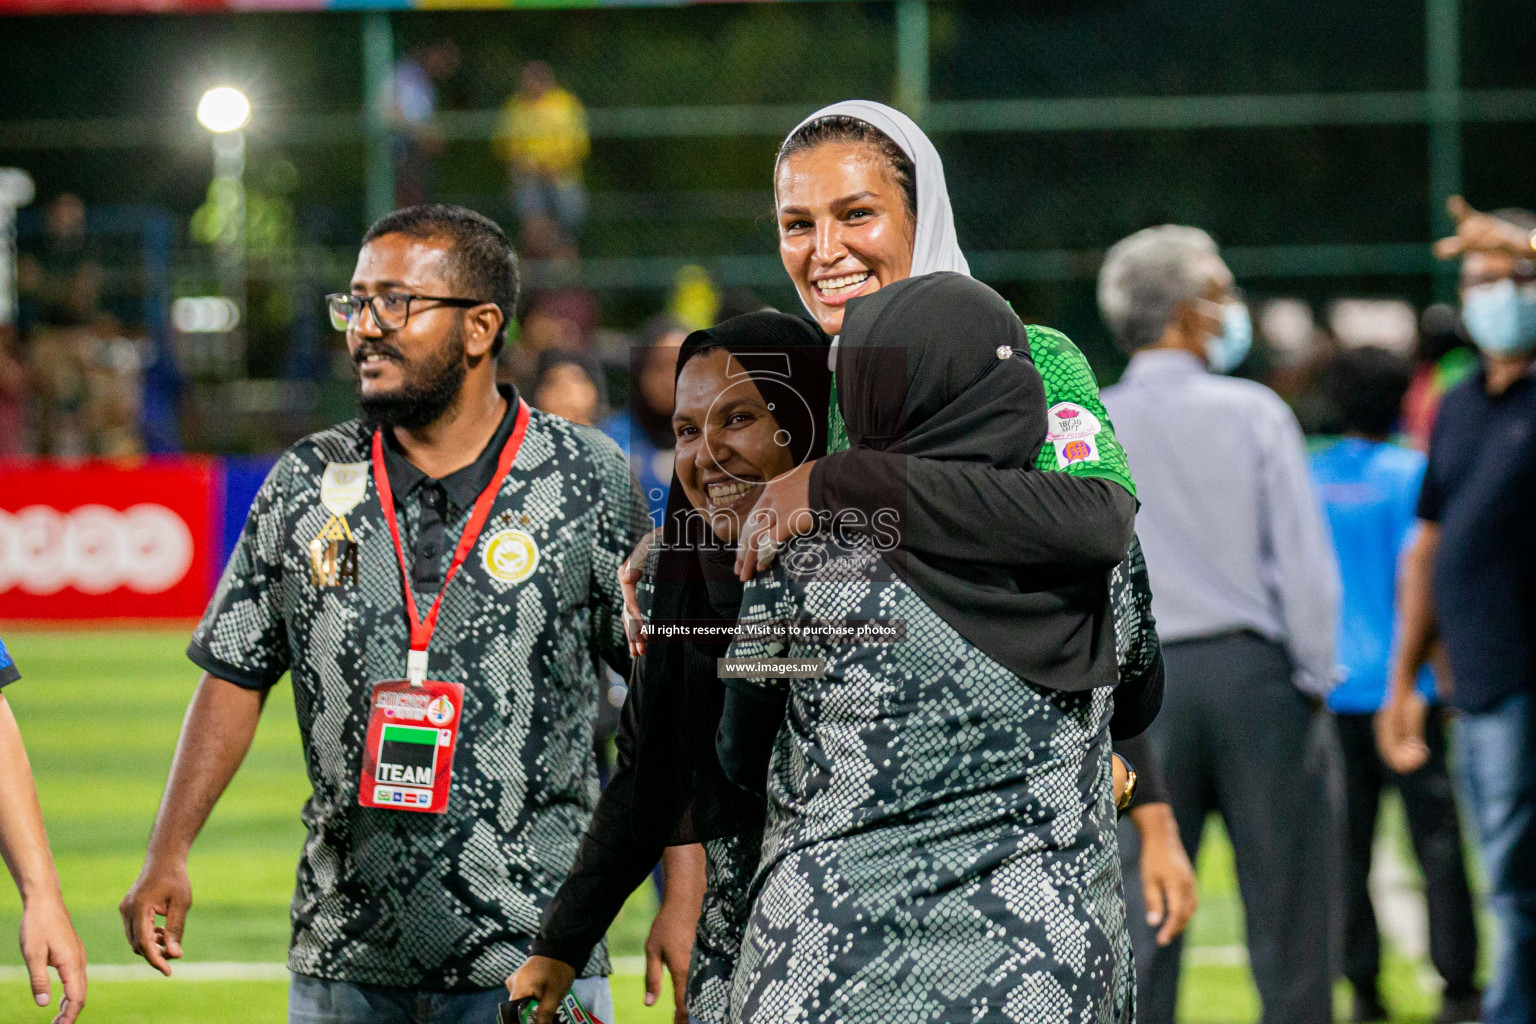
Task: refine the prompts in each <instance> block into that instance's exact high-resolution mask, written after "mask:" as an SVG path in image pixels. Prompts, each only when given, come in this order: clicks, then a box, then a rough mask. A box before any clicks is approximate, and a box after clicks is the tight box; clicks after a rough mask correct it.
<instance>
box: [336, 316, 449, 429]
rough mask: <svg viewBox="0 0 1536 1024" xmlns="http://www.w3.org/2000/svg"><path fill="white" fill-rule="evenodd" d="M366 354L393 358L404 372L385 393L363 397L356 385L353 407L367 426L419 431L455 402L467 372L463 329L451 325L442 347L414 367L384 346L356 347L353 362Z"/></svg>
mask: <svg viewBox="0 0 1536 1024" xmlns="http://www.w3.org/2000/svg"><path fill="white" fill-rule="evenodd" d="M370 353H379V354H381V355H386V356H389V357H390V358H392V359H394V360H395V362H396V363H397V364H399V365H400V367H401V368H402V369H403V370H404V374H403V376H404V378H405V380H404V383H402V384H401V385H400V387H398V388H396V389H395V390H394V391H391V392H388V393H387V394H382V395H379V394H375V395H368V394H364V393H363V392H362V390H361V384H359V390H358V396H357V404H358V405H359V406H361V407H362V410H363V419H364V421H365V422H366V423H367V424H368V425H369V426H371V427H400V428H402V429H405V430H420V429H421V428H422V427H425V426H429V425H430V424H433V423H436V422H437V421H438V420H439V419H441V418H442V416H443V414H444V413H446V412H447V411H448V410H449V409H452V408H453V406H454V404H455V403H456V402H457V401H458V400H459V393H460V391H461V390H462V389H463V387H464V377H465V375H466V374H467V373H468V369H467V368H466V367H465V365H464V328H463V325H462V324H455V325H454V328H453V330H452V331H451V332H450V333H449V335H448V337H447V338H445V339H444V340H443V347H442V348H441V349H439V350H438V352H437V353H436V354H435V355H432V356H428V357H427V358H426V359H424V360H423V361H422V362H420V363H418V364H412V363H407V362H406V361H405V359H404V358H403V357H402V355H401V353H400V352H399V350H398V349H395V348H393V347H392V346H389V345H385V344H382V343H380V344H373V345H365V346H363V347H361V348H359V349H358V350H357V352H356V354H355V355H354V357H353V358H354V360H357V361H360V360H361V359H362V358H363V357H365V356H367V355H369V354H370Z"/></svg>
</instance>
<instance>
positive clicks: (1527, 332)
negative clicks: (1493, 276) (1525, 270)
mask: <svg viewBox="0 0 1536 1024" xmlns="http://www.w3.org/2000/svg"><path fill="white" fill-rule="evenodd" d="M1461 322H1462V323H1463V324H1464V325H1466V328H1467V333H1468V334H1470V335H1471V336H1472V341H1473V342H1474V343H1475V344H1476V345H1477V347H1478V348H1479V349H1481V350H1482V351H1483V352H1486V353H1487V354H1488V355H1491V356H1511V355H1520V354H1522V353H1525V352H1529V351H1531V350H1532V349H1533V348H1536V283H1532V284H1524V285H1517V284H1515V282H1514V281H1512V280H1511V279H1509V278H1507V277H1506V278H1505V279H1504V280H1502V281H1494V282H1493V283H1491V284H1480V285H1475V286H1473V287H1471V288H1468V289H1467V290H1466V291H1465V292H1464V293H1462V297H1461Z"/></svg>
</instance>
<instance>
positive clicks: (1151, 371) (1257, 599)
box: [1099, 225, 1339, 1024]
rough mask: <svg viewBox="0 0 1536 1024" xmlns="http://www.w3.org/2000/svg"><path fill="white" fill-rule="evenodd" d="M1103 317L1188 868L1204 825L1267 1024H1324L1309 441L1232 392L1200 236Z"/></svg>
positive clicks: (1282, 418)
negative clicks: (1220, 847)
mask: <svg viewBox="0 0 1536 1024" xmlns="http://www.w3.org/2000/svg"><path fill="white" fill-rule="evenodd" d="M1099 307H1100V310H1101V311H1102V313H1103V316H1104V319H1105V320H1106V321H1107V322H1108V324H1109V326H1110V329H1111V330H1112V331H1113V332H1114V334H1115V337H1116V339H1117V341H1118V342H1119V344H1120V345H1121V347H1122V348H1123V349H1125V350H1126V351H1127V352H1129V353H1130V354H1131V362H1130V365H1129V366H1128V367H1127V368H1126V371H1125V375H1124V376H1123V377H1122V378H1121V381H1120V383H1119V384H1117V385H1116V386H1114V387H1111V388H1106V389H1105V390H1104V404H1105V406H1106V408H1107V409H1108V411H1109V414H1110V416H1111V418H1112V419H1113V420H1114V423H1115V430H1116V433H1117V434H1119V435H1120V436H1121V437H1122V438H1123V439H1124V442H1125V447H1126V451H1127V453H1128V455H1129V457H1130V462H1131V469H1132V472H1133V473H1134V474H1135V477H1136V482H1137V485H1138V488H1139V490H1140V496H1141V500H1142V508H1141V512H1140V515H1139V517H1138V523H1137V530H1138V533H1139V534H1140V536H1141V539H1142V545H1143V548H1144V550H1145V553H1146V559H1147V567H1148V570H1149V572H1150V574H1151V580H1152V592H1153V594H1154V597H1153V611H1154V613H1155V614H1156V616H1157V623H1158V632H1159V633H1160V634H1161V636H1162V639H1163V657H1164V659H1165V663H1166V666H1167V673H1168V682H1167V693H1166V696H1165V698H1164V702H1163V711H1162V714H1161V715H1160V716H1159V718H1158V720H1157V722H1156V723H1155V724H1154V726H1153V729H1152V739H1153V742H1154V745H1155V747H1156V749H1157V751H1158V754H1159V756H1160V757H1161V758H1162V766H1163V768H1164V771H1165V774H1166V779H1167V787H1168V791H1169V796H1170V803H1171V804H1172V807H1173V812H1174V817H1175V818H1176V819H1177V820H1178V823H1179V831H1180V833H1181V836H1182V838H1183V841H1184V847H1185V848H1186V849H1187V850H1188V851H1189V854H1190V856H1191V857H1192V858H1193V857H1195V856H1196V855H1197V853H1198V850H1199V846H1200V836H1201V832H1202V830H1203V828H1204V825H1205V817H1206V815H1207V814H1208V813H1210V812H1212V811H1215V812H1217V813H1219V814H1220V815H1221V817H1222V820H1223V821H1224V823H1225V825H1226V828H1227V832H1228V834H1229V835H1230V836H1231V839H1232V846H1233V851H1234V853H1235V855H1236V860H1237V877H1238V885H1239V888H1240V889H1241V891H1242V897H1243V907H1244V910H1245V912H1246V916H1247V925H1248V952H1249V961H1250V964H1251V966H1252V969H1253V975H1254V981H1255V983H1256V984H1257V987H1258V990H1259V995H1260V998H1261V999H1262V1000H1263V1004H1264V1018H1263V1019H1264V1021H1265V1022H1266V1024H1282V1022H1286V1024H1289V1022H1296V1024H1301V1022H1306V1024H1326V1022H1328V1021H1331V1020H1332V1017H1333V1010H1332V997H1331V993H1330V976H1331V971H1330V966H1331V965H1330V963H1329V956H1328V949H1329V935H1330V929H1329V915H1328V904H1329V895H1330V893H1329V880H1330V872H1329V864H1330V862H1331V860H1332V859H1333V857H1334V847H1333V845H1332V843H1333V839H1332V832H1331V828H1330V814H1329V804H1328V799H1327V794H1326V791H1325V782H1326V765H1327V757H1326V750H1327V748H1326V746H1324V744H1323V734H1322V733H1321V732H1320V731H1319V730H1318V729H1317V728H1316V725H1317V722H1316V718H1317V715H1316V712H1317V710H1318V709H1319V708H1320V707H1321V702H1322V698H1323V697H1324V696H1326V694H1327V692H1328V690H1329V688H1330V687H1331V685H1332V682H1333V676H1334V670H1333V639H1334V628H1335V617H1334V616H1335V612H1336V608H1337V604H1338V599H1339V582H1338V570H1337V566H1336V564H1335V561H1334V555H1333V550H1332V547H1331V545H1330V543H1329V538H1328V532H1327V527H1326V525H1325V524H1324V521H1323V517H1322V514H1321V510H1320V508H1319V506H1318V502H1317V498H1316V496H1315V494H1314V493H1313V490H1312V484H1311V481H1310V478H1309V475H1308V471H1307V455H1306V446H1305V443H1304V441H1303V438H1302V434H1301V429H1300V427H1299V426H1298V425H1297V422H1296V418H1295V416H1294V415H1293V414H1292V413H1291V411H1290V409H1289V408H1288V407H1287V406H1286V405H1285V403H1284V402H1283V401H1281V400H1280V398H1279V397H1278V396H1276V395H1275V394H1274V393H1273V392H1271V391H1270V390H1268V389H1267V388H1265V387H1263V386H1261V385H1259V384H1255V383H1253V382H1251V381H1246V380H1236V379H1233V378H1230V377H1225V376H1221V374H1222V373H1224V372H1225V371H1228V370H1231V369H1233V368H1234V367H1235V366H1237V364H1238V363H1240V362H1241V361H1242V359H1243V357H1244V356H1245V355H1246V354H1247V350H1248V345H1249V340H1250V330H1251V328H1250V326H1249V320H1248V311H1247V308H1246V307H1245V306H1244V305H1243V304H1242V302H1241V300H1240V299H1239V298H1238V296H1237V293H1236V292H1235V291H1234V289H1233V279H1232V272H1231V271H1230V270H1228V269H1227V266H1226V264H1225V263H1224V262H1222V259H1221V257H1220V255H1219V254H1218V253H1217V250H1216V244H1215V243H1214V242H1213V241H1212V240H1211V238H1210V236H1209V235H1207V234H1206V233H1205V232H1203V231H1200V230H1198V229H1196V228H1190V227H1176V226H1172V225H1168V226H1163V227H1157V228H1149V229H1147V230H1145V231H1140V232H1138V233H1136V234H1134V235H1132V236H1131V237H1129V238H1127V239H1124V240H1123V241H1121V242H1119V243H1118V244H1116V245H1115V246H1114V247H1113V248H1112V249H1110V251H1109V253H1108V255H1107V257H1106V258H1105V261H1104V267H1103V270H1102V271H1101V272H1100V275H1099ZM1211 371H1215V372H1211ZM1125 875H1126V881H1127V887H1128V888H1129V889H1134V888H1135V887H1136V885H1137V879H1136V872H1134V871H1131V870H1127V871H1126V872H1125ZM1127 897H1128V898H1127V902H1128V903H1130V904H1131V905H1133V906H1134V905H1136V902H1137V898H1136V895H1135V894H1134V893H1132V892H1128V893H1127ZM1132 925H1133V931H1132V940H1133V945H1134V946H1135V949H1136V955H1137V960H1138V974H1139V977H1140V984H1141V1000H1140V1004H1141V1007H1142V1011H1141V1012H1142V1017H1141V1019H1142V1020H1143V1021H1147V1022H1150V1024H1171V1022H1172V1021H1173V1019H1174V1008H1175V1005H1176V1003H1177V998H1178V981H1179V959H1180V955H1181V952H1182V941H1180V940H1175V941H1173V942H1170V943H1169V944H1168V945H1166V946H1162V947H1159V946H1157V945H1156V944H1155V942H1154V941H1153V940H1152V937H1151V935H1150V933H1149V932H1148V931H1147V930H1144V929H1142V928H1141V927H1140V925H1139V922H1136V921H1133V922H1132Z"/></svg>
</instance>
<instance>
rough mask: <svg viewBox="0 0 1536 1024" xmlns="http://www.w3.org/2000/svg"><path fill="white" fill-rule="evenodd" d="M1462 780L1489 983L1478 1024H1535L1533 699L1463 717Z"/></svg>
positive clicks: (1522, 696)
mask: <svg viewBox="0 0 1536 1024" xmlns="http://www.w3.org/2000/svg"><path fill="white" fill-rule="evenodd" d="M1459 735H1460V739H1461V775H1462V781H1463V784H1464V785H1465V786H1466V791H1467V797H1468V799H1469V802H1470V803H1471V806H1472V814H1473V816H1474V817H1475V818H1476V819H1477V833H1478V842H1479V845H1480V846H1481V847H1482V854H1483V869H1484V871H1485V872H1486V873H1487V875H1488V908H1489V910H1491V911H1492V912H1493V918H1494V959H1493V972H1492V977H1490V978H1489V981H1488V989H1487V991H1486V992H1485V993H1484V995H1483V1024H1532V1021H1533V1020H1536V694H1530V693H1519V694H1515V695H1514V696H1512V697H1507V698H1505V699H1504V701H1503V702H1502V703H1500V704H1499V705H1498V706H1496V707H1495V708H1494V709H1493V710H1492V711H1488V712H1484V713H1482V714H1476V715H1470V714H1469V715H1463V716H1462V719H1461V727H1460V733H1459Z"/></svg>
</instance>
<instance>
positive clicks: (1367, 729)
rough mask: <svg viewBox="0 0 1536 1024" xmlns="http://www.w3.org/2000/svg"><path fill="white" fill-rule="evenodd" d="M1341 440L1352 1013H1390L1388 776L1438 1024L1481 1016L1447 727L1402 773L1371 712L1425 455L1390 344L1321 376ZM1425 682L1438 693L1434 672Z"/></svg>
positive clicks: (1335, 461)
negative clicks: (1384, 991) (1385, 757)
mask: <svg viewBox="0 0 1536 1024" xmlns="http://www.w3.org/2000/svg"><path fill="white" fill-rule="evenodd" d="M1325 379H1326V380H1327V384H1328V391H1329V393H1330V397H1331V398H1332V399H1333V405H1334V407H1335V410H1336V412H1337V414H1338V416H1339V419H1340V424H1339V425H1340V427H1341V428H1342V429H1343V430H1344V431H1345V436H1344V437H1343V438H1342V439H1340V440H1339V441H1338V442H1337V443H1335V444H1332V445H1330V446H1328V447H1327V448H1324V449H1322V450H1320V451H1318V452H1316V453H1315V454H1314V455H1313V456H1312V475H1313V479H1314V480H1315V481H1316V483H1317V490H1318V495H1319V497H1321V499H1322V501H1323V510H1324V512H1325V513H1326V515H1327V517H1328V523H1329V526H1330V527H1331V532H1332V534H1333V543H1334V548H1335V550H1336V551H1337V552H1338V556H1339V569H1340V574H1341V576H1342V577H1343V583H1344V600H1343V603H1342V605H1341V607H1340V609H1339V611H1340V614H1339V632H1338V639H1337V644H1336V647H1335V651H1336V654H1335V657H1336V659H1337V661H1338V672H1339V683H1338V685H1337V686H1336V687H1335V688H1334V690H1333V692H1331V693H1330V694H1329V695H1328V706H1329V707H1330V708H1331V709H1332V710H1333V712H1334V715H1335V717H1334V723H1335V725H1336V727H1337V729H1338V733H1339V744H1340V748H1341V750H1342V753H1343V760H1344V787H1345V788H1344V821H1343V826H1344V837H1345V855H1344V872H1343V875H1344V877H1343V882H1344V976H1345V977H1346V978H1348V979H1349V982H1350V985H1351V986H1352V987H1353V988H1354V993H1355V1005H1354V1015H1353V1016H1354V1019H1355V1020H1356V1021H1374V1020H1386V1019H1387V1011H1386V1008H1385V1007H1384V1006H1382V1003H1381V997H1380V993H1379V992H1378V990H1377V987H1376V976H1377V974H1378V973H1379V971H1380V969H1381V940H1380V937H1379V934H1378V932H1377V929H1376V915H1375V913H1374V912H1373V910H1372V907H1371V893H1370V889H1369V887H1368V884H1367V883H1368V881H1369V878H1370V870H1371V846H1372V841H1373V839H1374V838H1375V833H1376V811H1377V807H1378V805H1379V803H1380V799H1381V791H1382V788H1383V787H1384V786H1388V785H1393V786H1396V787H1397V790H1398V793H1399V794H1400V795H1401V796H1402V800H1403V808H1404V810H1405V811H1406V813H1407V816H1408V830H1409V834H1410V835H1411V836H1412V838H1413V849H1414V853H1415V855H1416V856H1417V857H1418V859H1419V864H1420V866H1421V867H1422V868H1423V871H1424V881H1425V889H1426V892H1427V896H1428V902H1429V955H1430V959H1431V960H1433V961H1434V964H1435V969H1436V970H1437V971H1439V972H1440V976H1441V977H1442V978H1443V979H1445V990H1444V993H1443V999H1442V1009H1441V1013H1440V1016H1439V1017H1438V1018H1437V1020H1440V1021H1447V1022H1449V1021H1465V1020H1476V1019H1477V1018H1478V1014H1479V1004H1480V1001H1481V996H1480V993H1478V991H1477V990H1476V989H1475V988H1474V987H1473V983H1472V972H1473V970H1474V969H1475V968H1476V967H1477V929H1476V925H1475V923H1474V920H1473V915H1472V896H1471V893H1470V892H1469V891H1468V889H1467V874H1466V867H1465V865H1464V863H1463V861H1462V853H1461V827H1460V824H1459V822H1458V820H1457V817H1456V801H1455V798H1454V796H1453V794H1452V789H1451V776H1450V771H1449V768H1448V767H1447V762H1446V733H1445V726H1444V723H1443V721H1442V718H1441V716H1440V715H1439V714H1433V715H1430V716H1429V717H1428V718H1427V721H1426V729H1425V741H1426V743H1427V745H1428V747H1429V758H1428V760H1427V761H1425V763H1424V765H1423V767H1421V768H1419V769H1418V770H1416V771H1411V772H1408V773H1407V774H1405V775H1398V774H1396V773H1395V772H1393V771H1392V769H1391V768H1389V767H1387V765H1386V764H1384V763H1383V762H1382V760H1381V757H1380V755H1379V754H1378V753H1377V751H1376V740H1375V731H1374V729H1373V720H1374V717H1375V714H1376V711H1377V710H1378V709H1379V708H1380V707H1381V704H1382V700H1383V698H1384V696H1385V694H1386V689H1387V666H1388V662H1389V660H1390V656H1391V651H1392V639H1393V620H1394V618H1395V616H1396V609H1397V600H1396V591H1397V565H1398V558H1399V556H1400V555H1401V553H1402V550H1403V547H1404V545H1405V544H1406V542H1407V540H1408V535H1409V532H1410V531H1411V530H1412V528H1413V521H1414V506H1415V505H1416V503H1417V502H1418V497H1419V485H1420V482H1421V481H1422V480H1423V479H1424V456H1423V455H1421V454H1419V453H1418V452H1415V451H1411V450H1409V449H1407V448H1402V447H1399V446H1397V445H1395V444H1392V443H1391V442H1389V441H1388V436H1389V435H1390V434H1391V433H1392V430H1393V428H1394V427H1395V425H1396V423H1397V419H1398V414H1399V410H1400V409H1401V408H1402V402H1403V394H1404V392H1406V391H1407V388H1408V367H1407V365H1406V364H1404V363H1403V362H1402V360H1400V359H1398V358H1397V357H1396V356H1393V355H1392V354H1390V353H1388V352H1385V351H1383V350H1381V349H1371V348H1367V349H1356V350H1354V351H1350V352H1345V353H1344V354H1342V355H1341V356H1339V357H1338V358H1337V359H1336V360H1334V362H1333V365H1332V366H1330V367H1329V371H1328V373H1327V375H1326V377H1325ZM1418 683H1419V691H1420V693H1422V694H1423V696H1424V698H1425V700H1427V701H1430V702H1433V701H1434V700H1435V688H1434V676H1433V675H1432V673H1431V672H1430V671H1429V670H1428V669H1427V668H1426V669H1424V670H1423V671H1422V672H1420V673H1419V680H1418Z"/></svg>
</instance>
